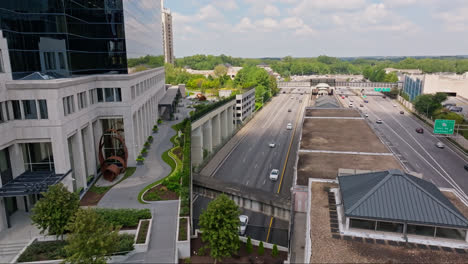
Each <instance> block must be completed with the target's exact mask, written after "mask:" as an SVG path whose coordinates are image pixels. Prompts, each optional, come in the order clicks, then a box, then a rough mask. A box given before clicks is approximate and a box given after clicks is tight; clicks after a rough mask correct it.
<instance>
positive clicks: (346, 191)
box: [338, 170, 468, 228]
mask: <svg viewBox="0 0 468 264" xmlns="http://www.w3.org/2000/svg"><path fill="white" fill-rule="evenodd" d="M338 181H339V185H340V192H341V197H342V200H343V206H344V212H345V215H346V216H348V217H357V218H364V219H375V220H382V221H392V222H406V223H413V224H425V225H434V226H447V227H457V228H468V220H467V219H466V218H465V217H464V216H463V214H461V213H460V211H458V209H457V208H456V207H455V206H454V205H453V204H452V203H451V202H450V201H449V200H448V199H447V197H445V196H444V195H443V194H442V192H441V191H440V190H439V189H438V188H437V187H436V186H435V185H434V184H432V183H430V182H428V181H425V180H422V179H419V178H417V177H415V176H412V175H409V174H406V173H404V172H401V171H399V170H390V171H382V172H374V173H365V174H357V175H350V176H339V177H338Z"/></svg>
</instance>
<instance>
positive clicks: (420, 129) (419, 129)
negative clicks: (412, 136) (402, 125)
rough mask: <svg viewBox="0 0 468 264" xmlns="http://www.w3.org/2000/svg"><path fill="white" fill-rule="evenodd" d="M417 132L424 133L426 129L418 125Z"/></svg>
mask: <svg viewBox="0 0 468 264" xmlns="http://www.w3.org/2000/svg"><path fill="white" fill-rule="evenodd" d="M416 132H418V133H419V134H423V133H424V129H423V128H422V127H418V128H416Z"/></svg>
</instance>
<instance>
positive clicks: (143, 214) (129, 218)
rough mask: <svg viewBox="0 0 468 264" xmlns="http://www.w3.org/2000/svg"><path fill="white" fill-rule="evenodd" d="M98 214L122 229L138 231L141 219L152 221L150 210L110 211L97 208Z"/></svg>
mask: <svg viewBox="0 0 468 264" xmlns="http://www.w3.org/2000/svg"><path fill="white" fill-rule="evenodd" d="M96 213H97V214H98V215H99V216H101V218H102V219H103V220H104V221H106V222H107V223H109V224H112V225H113V226H120V227H121V229H136V228H137V227H138V223H139V221H140V220H141V219H151V217H152V216H151V211H150V210H149V209H109V208H97V209H96Z"/></svg>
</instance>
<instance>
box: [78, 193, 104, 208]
mask: <svg viewBox="0 0 468 264" xmlns="http://www.w3.org/2000/svg"><path fill="white" fill-rule="evenodd" d="M104 195H106V193H102V194H99V193H95V192H92V191H88V192H87V193H86V194H85V195H84V196H83V199H81V201H80V206H95V205H97V204H98V203H99V201H100V200H101V199H102V197H104Z"/></svg>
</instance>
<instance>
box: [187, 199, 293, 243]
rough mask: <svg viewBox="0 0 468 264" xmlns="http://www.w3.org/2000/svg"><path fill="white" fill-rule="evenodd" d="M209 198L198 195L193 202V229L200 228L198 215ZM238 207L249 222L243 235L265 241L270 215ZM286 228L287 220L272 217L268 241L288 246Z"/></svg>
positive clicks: (287, 225) (203, 209) (205, 206)
mask: <svg viewBox="0 0 468 264" xmlns="http://www.w3.org/2000/svg"><path fill="white" fill-rule="evenodd" d="M210 201H211V199H209V198H206V197H201V196H198V197H197V198H196V200H195V201H194V204H193V224H194V228H195V229H200V226H199V224H198V222H199V219H200V215H201V214H202V213H203V211H205V210H206V208H207V207H208V203H209V202H210ZM239 209H240V212H241V213H240V214H241V215H247V216H248V217H249V223H248V224H247V228H246V230H245V236H246V237H247V236H250V237H251V238H252V239H256V240H260V241H266V237H267V235H268V227H269V225H270V218H271V217H270V216H267V215H264V214H261V213H257V212H253V211H250V210H246V209H243V208H239ZM288 228H289V222H288V221H284V220H279V219H274V220H273V223H272V228H271V230H270V238H269V241H270V243H274V244H277V245H279V246H284V247H287V246H288Z"/></svg>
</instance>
